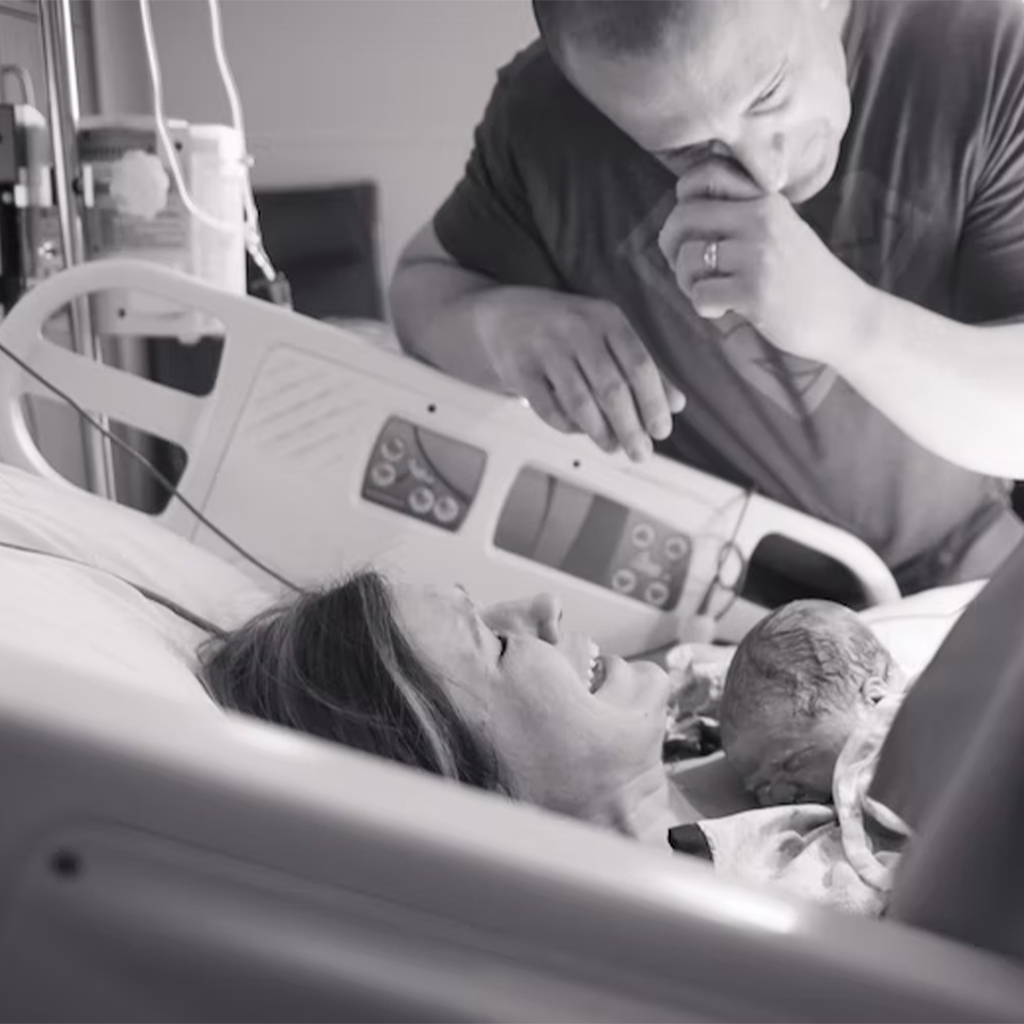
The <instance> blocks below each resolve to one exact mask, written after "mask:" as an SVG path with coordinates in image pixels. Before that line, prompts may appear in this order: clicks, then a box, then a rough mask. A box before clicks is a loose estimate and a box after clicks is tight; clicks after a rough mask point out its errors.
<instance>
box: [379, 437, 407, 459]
mask: <svg viewBox="0 0 1024 1024" xmlns="http://www.w3.org/2000/svg"><path fill="white" fill-rule="evenodd" d="M405 452H406V447H405V442H404V441H403V440H402V439H401V438H400V437H387V438H385V439H384V441H383V443H382V444H381V446H380V453H381V455H383V456H384V458H385V459H387V460H388V462H398V461H399V459H401V458H403V457H404V456H405Z"/></svg>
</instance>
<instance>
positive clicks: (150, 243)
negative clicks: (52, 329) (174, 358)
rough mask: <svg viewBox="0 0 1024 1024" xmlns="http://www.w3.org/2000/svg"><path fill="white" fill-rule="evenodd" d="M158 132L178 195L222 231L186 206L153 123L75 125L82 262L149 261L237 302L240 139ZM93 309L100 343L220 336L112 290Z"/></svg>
mask: <svg viewBox="0 0 1024 1024" xmlns="http://www.w3.org/2000/svg"><path fill="white" fill-rule="evenodd" d="M167 132H168V138H169V140H170V143H171V146H172V148H173V149H174V150H175V159H176V161H177V163H178V164H179V165H180V171H179V175H180V180H181V182H182V185H183V186H184V187H185V188H186V189H187V194H189V195H190V196H191V197H192V199H193V200H194V202H195V203H197V204H198V205H199V207H200V208H201V209H203V210H205V211H207V212H208V213H209V214H210V216H211V217H213V218H216V220H217V221H219V222H221V223H222V224H223V225H224V226H223V227H220V226H218V225H217V224H208V223H205V222H204V221H202V220H200V219H199V218H198V217H196V216H194V215H193V214H192V212H191V211H190V210H189V209H188V207H187V206H186V204H185V200H184V199H183V195H184V194H185V193H183V192H182V191H181V189H180V188H178V187H177V186H176V185H175V182H174V181H173V180H172V177H171V174H170V171H169V168H168V165H167V159H166V157H162V156H161V152H162V148H161V145H160V143H159V138H158V131H157V125H156V122H155V120H154V119H153V118H148V117H137V116H136V117H131V116H112V117H88V118H83V119H82V120H81V122H80V123H79V127H78V136H77V146H78V161H79V168H80V175H81V193H82V207H83V209H82V228H83V234H84V238H85V255H86V258H87V259H90V260H94V259H108V258H110V257H114V256H127V257H132V258H135V259H142V260H149V261H152V262H154V263H159V264H161V265H163V266H167V267H171V268H172V269H174V270H179V271H181V272H182V273H186V274H189V275H191V276H193V277H197V278H199V279H200V280H203V281H206V282H208V283H209V284H210V285H212V286H213V287H215V288H220V289H222V290H224V291H227V292H234V293H237V294H244V293H245V284H246V282H245V239H244V226H245V225H244V219H243V210H244V192H245V188H246V184H245V177H246V172H245V165H244V161H243V149H242V139H241V136H240V135H239V134H238V133H237V132H236V131H234V130H233V129H231V128H227V127H224V126H221V125H197V124H188V123H186V122H183V121H172V122H170V123H169V124H168V125H167ZM232 225H233V230H229V228H230V227H231V226H232ZM92 310H93V326H94V330H95V331H96V332H97V333H98V334H101V335H107V336H128V337H132V336H136V335H148V336H150V337H154V336H159V337H179V338H186V339H187V338H198V337H200V336H202V335H212V334H216V333H217V331H218V328H219V325H218V324H217V322H216V321H214V320H211V319H210V318H208V317H203V316H201V315H199V314H197V313H196V312H195V311H194V310H190V309H182V308H181V307H180V306H176V305H175V304H173V303H168V302H161V301H158V300H154V299H153V298H152V297H151V296H144V295H140V294H139V293H138V292H134V293H133V292H125V291H122V290H119V289H115V290H111V291H108V292H103V293H100V294H98V295H96V296H95V297H94V299H93V303H92Z"/></svg>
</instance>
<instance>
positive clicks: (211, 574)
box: [0, 466, 278, 707]
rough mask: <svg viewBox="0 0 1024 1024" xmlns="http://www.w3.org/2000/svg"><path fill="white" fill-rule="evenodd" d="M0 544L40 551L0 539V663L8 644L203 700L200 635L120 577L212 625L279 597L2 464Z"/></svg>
mask: <svg viewBox="0 0 1024 1024" xmlns="http://www.w3.org/2000/svg"><path fill="white" fill-rule="evenodd" d="M0 542H4V543H7V544H14V545H18V546H20V547H23V548H30V549H32V551H33V552H43V553H44V554H36V553H27V552H23V551H18V550H13V549H11V548H6V547H3V546H0V666H2V661H3V652H4V651H5V650H12V651H16V652H19V653H20V654H23V655H24V654H29V655H31V656H33V657H34V658H36V659H37V660H45V661H48V662H53V661H54V660H56V661H58V662H62V663H65V664H67V665H69V666H71V667H76V668H81V669H88V670H90V671H91V672H98V673H101V674H102V675H103V676H104V677H105V678H116V679H120V680H123V681H124V682H125V683H126V685H137V686H142V687H144V688H147V689H151V690H157V691H160V692H163V693H165V694H168V695H171V696H174V697H176V698H179V699H185V700H189V701H193V702H198V701H202V702H206V703H209V700H208V698H207V696H206V694H205V693H204V691H203V690H202V687H201V686H200V684H199V683H198V681H197V680H196V678H195V674H194V669H195V663H196V659H195V652H196V648H197V647H198V645H199V644H200V643H201V642H202V640H203V639H204V638H205V636H206V633H205V631H204V630H202V629H201V628H199V627H198V626H196V625H194V624H192V623H190V622H189V621H188V620H187V619H184V618H182V617H181V616H179V615H178V614H176V613H175V612H173V611H172V610H170V609H168V608H165V607H164V606H162V605H160V604H158V603H156V602H154V601H151V600H149V599H147V598H146V597H145V596H143V595H142V594H141V593H140V592H139V591H138V590H136V589H135V587H133V586H131V585H129V584H130V583H135V584H138V585H141V586H143V587H145V588H147V589H148V590H151V591H153V592H155V593H157V594H160V595H162V596H164V597H166V598H168V599H170V600H171V601H173V602H175V603H176V604H178V605H180V606H182V607H183V608H186V609H188V610H189V611H190V612H192V613H193V614H195V615H198V616H200V617H201V618H202V619H205V620H207V621H209V622H211V623H213V624H214V625H217V626H219V627H221V628H232V627H234V626H237V625H239V624H240V623H241V622H243V621H245V619H247V618H248V617H249V616H250V615H252V614H253V613H254V612H256V611H258V610H259V609H261V608H264V607H266V606H267V605H268V604H270V603H272V602H273V601H274V600H275V599H276V597H277V596H278V595H277V594H275V592H274V591H272V590H271V589H270V588H267V587H263V586H260V585H259V584H258V583H256V582H255V581H254V580H252V579H251V578H250V577H248V576H246V575H245V574H244V573H242V572H241V571H240V570H238V569H236V568H235V567H233V566H231V565H228V564H227V563H226V562H223V561H222V560H221V559H219V558H217V557H216V556H215V555H213V554H210V553H208V552H205V551H202V550H200V549H199V548H196V547H195V546H194V545H192V544H190V543H189V542H188V541H186V540H184V539H183V538H181V537H178V536H176V535H174V534H172V533H170V532H169V531H167V530H165V529H163V528H162V527H161V526H159V525H157V524H156V523H154V522H153V521H152V520H150V518H149V517H148V516H146V515H144V514H142V513H139V512H135V511H133V510H132V509H127V508H124V507H122V506H119V505H116V504H114V503H112V502H109V501H105V500H104V499H101V498H98V497H96V496H95V495H91V494H87V493H85V492H83V491H79V490H77V489H75V488H72V487H65V486H61V485H60V484H56V483H53V482H51V481H47V480H43V479H41V478H38V477H34V476H32V475H30V474H28V473H25V472H24V471H22V470H19V469H15V468H13V467H11V466H0ZM45 553H51V554H55V555H59V556H63V558H51V557H47V554H45ZM64 559H68V560H70V561H65V560H64ZM111 574H113V575H111ZM117 577H121V579H118V578H117ZM122 580H127V581H128V582H127V583H126V582H122ZM0 671H2V667H0ZM210 706H211V707H212V706H213V705H212V704H211V705H210Z"/></svg>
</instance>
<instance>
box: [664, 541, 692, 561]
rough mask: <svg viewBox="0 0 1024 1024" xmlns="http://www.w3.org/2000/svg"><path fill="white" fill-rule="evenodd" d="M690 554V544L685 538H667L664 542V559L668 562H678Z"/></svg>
mask: <svg viewBox="0 0 1024 1024" xmlns="http://www.w3.org/2000/svg"><path fill="white" fill-rule="evenodd" d="M689 553H690V542H689V540H687V538H686V537H680V536H678V535H677V536H675V537H669V539H668V540H667V541H665V557H666V558H667V559H668V560H669V561H670V562H678V561H679V560H680V559H681V558H685V557H686V556H687V555H688V554H689Z"/></svg>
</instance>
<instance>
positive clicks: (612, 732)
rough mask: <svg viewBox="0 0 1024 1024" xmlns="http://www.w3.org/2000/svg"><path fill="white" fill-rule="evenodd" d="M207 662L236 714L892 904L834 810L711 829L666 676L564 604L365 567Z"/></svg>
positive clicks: (214, 684)
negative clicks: (572, 626) (698, 806)
mask: <svg viewBox="0 0 1024 1024" xmlns="http://www.w3.org/2000/svg"><path fill="white" fill-rule="evenodd" d="M201 654H202V661H203V670H204V676H205V681H206V684H207V686H208V688H209V689H210V691H211V693H212V695H213V697H214V698H215V699H216V700H217V701H218V702H219V703H221V704H222V705H224V706H226V707H228V708H232V709H235V710H238V711H241V712H244V713H248V714H251V715H255V716H258V717H260V718H265V719H268V720H270V721H273V722H276V723H279V724H281V725H285V726H288V727H291V728H294V729H298V730H301V731H304V732H308V733H312V734H314V735H316V736H320V737H323V738H326V739H329V740H333V741H335V742H338V743H342V744H345V745H346V746H350V747H355V748H358V749H361V750H365V751H368V752H370V753H373V754H377V755H379V756H382V757H386V758H390V759H392V760H395V761H399V762H401V763H403V764H407V765H411V766H414V767H418V768H421V769H424V770H426V771H430V772H433V773H435V774H438V775H442V776H445V777H447V778H451V779H454V780H457V781H460V782H464V783H468V784H470V785H473V786H478V787H481V788H484V789H488V790H493V791H496V792H499V793H504V794H506V795H508V796H510V797H513V798H516V799H521V800H524V801H527V802H529V803H532V804H536V805H539V806H541V807H545V808H547V809H549V810H552V811H555V812H557V813H561V814H565V815H569V816H572V817H575V818H579V819H582V820H585V821H589V822H592V823H594V824H597V825H601V826H604V827H608V828H612V829H615V830H617V831H619V832H621V833H624V834H626V835H628V836H632V837H635V838H636V839H638V840H640V841H642V842H645V843H648V844H651V845H653V846H656V847H662V848H664V849H665V850H666V851H668V850H669V849H672V848H674V849H676V850H678V851H680V852H684V853H689V854H695V855H698V856H703V857H705V858H706V859H709V860H711V861H712V862H713V863H714V865H715V867H716V868H717V869H718V870H719V871H721V872H723V873H725V874H728V875H730V876H732V877H738V878H743V879H746V880H750V881H755V882H769V883H776V884H779V885H782V886H784V887H785V888H787V889H788V890H790V891H792V892H795V893H797V894H799V895H802V896H804V897H808V898H812V899H816V900H820V901H823V902H827V903H830V904H832V905H835V906H839V907H843V908H845V909H850V910H854V911H858V912H864V913H876V912H878V911H880V910H881V909H882V908H883V907H884V902H885V891H884V890H885V887H884V885H882V886H881V887H880V886H879V884H878V879H877V878H870V877H869V878H865V877H864V872H859V871H858V869H856V868H854V867H853V866H851V864H850V863H849V860H848V858H847V857H846V855H845V853H844V845H843V841H842V835H841V829H840V826H839V825H838V823H837V821H836V818H835V815H834V812H833V810H832V809H831V808H830V807H827V806H823V805H820V804H798V805H794V806H790V807H768V808H763V809H758V810H753V811H748V812H744V813H741V814H736V815H732V816H729V817H726V818H720V819H717V820H714V821H708V820H705V821H701V822H699V823H695V822H694V821H693V818H694V817H695V815H694V814H693V812H692V809H690V808H688V807H687V806H686V805H685V803H684V802H682V801H681V799H680V795H679V793H678V791H677V790H676V788H675V787H674V786H673V785H671V783H670V781H669V778H668V775H667V774H666V769H665V766H664V764H663V762H662V744H663V740H664V735H665V723H666V715H667V704H668V699H669V681H668V677H667V676H666V674H665V672H664V671H662V669H660V668H659V667H657V666H656V665H654V664H651V663H645V662H639V663H632V664H628V663H626V662H625V661H623V660H622V659H621V658H617V657H611V656H609V655H607V654H605V653H603V652H599V651H598V650H597V648H596V646H595V645H594V644H593V643H592V642H591V641H590V640H589V638H587V637H585V636H583V635H580V634H573V633H568V632H566V631H565V630H563V628H562V625H561V611H560V608H559V606H558V603H557V601H556V600H555V599H554V598H551V597H548V596H539V597H537V598H535V599H534V600H533V601H528V602H517V603H510V604H506V605H501V606H498V607H495V608H491V609H488V610H485V611H480V610H478V609H477V608H476V607H475V606H474V605H473V602H472V601H471V600H470V598H469V596H468V595H467V594H466V593H465V592H464V591H462V590H460V589H453V590H451V591H438V590H428V589H422V588H418V587H410V586H404V585H399V584H397V583H391V582H388V581H387V580H385V579H384V578H383V577H382V576H380V575H379V574H377V573H375V572H364V573H360V574H358V575H356V576H353V577H352V578H351V579H349V580H348V581H347V582H344V583H342V584H340V585H338V586H335V587H332V588H329V589H326V590H323V591H320V592H314V593H309V594H305V595H302V596H300V597H299V598H297V599H295V600H292V601H291V602H289V603H286V604H283V605H281V606H279V607H277V608H275V609H271V610H269V611H267V612H264V613H262V614H260V615H258V616H257V617H256V618H254V619H252V620H251V621H250V622H249V623H247V624H246V625H244V626H243V627H242V628H240V629H238V630H237V631H235V632H233V633H231V634H229V635H228V636H227V637H225V638H222V639H218V640H214V641H211V642H210V643H209V644H208V645H207V646H206V647H205V649H204V650H203V651H202V652H201ZM873 866H874V865H869V867H873Z"/></svg>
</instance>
